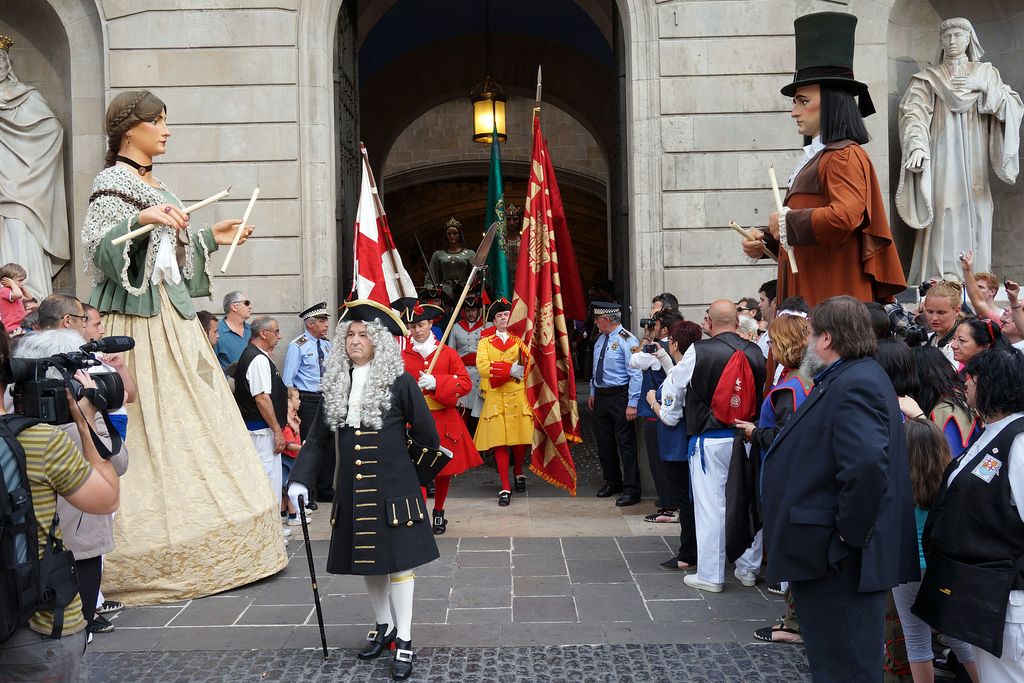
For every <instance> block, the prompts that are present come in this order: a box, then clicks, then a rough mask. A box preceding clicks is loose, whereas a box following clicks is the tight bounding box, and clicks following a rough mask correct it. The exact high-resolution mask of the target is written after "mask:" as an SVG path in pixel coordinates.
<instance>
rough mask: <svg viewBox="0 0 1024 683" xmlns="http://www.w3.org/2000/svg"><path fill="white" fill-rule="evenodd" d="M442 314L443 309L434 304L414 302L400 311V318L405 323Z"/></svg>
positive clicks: (420, 320) (419, 321)
mask: <svg viewBox="0 0 1024 683" xmlns="http://www.w3.org/2000/svg"><path fill="white" fill-rule="evenodd" d="M440 315H444V309H443V308H441V307H440V306H436V305H434V304H416V305H415V306H413V307H412V308H407V309H405V310H404V311H403V312H402V319H403V320H404V321H405V322H406V324H409V325H411V324H413V323H421V322H423V321H424V320H433V319H434V318H436V317H438V316H440Z"/></svg>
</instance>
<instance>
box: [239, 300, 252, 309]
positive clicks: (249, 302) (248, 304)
mask: <svg viewBox="0 0 1024 683" xmlns="http://www.w3.org/2000/svg"><path fill="white" fill-rule="evenodd" d="M235 303H236V304H245V305H246V306H249V307H250V308H251V307H252V302H251V301H249V300H248V299H246V300H245V301H236V302H235Z"/></svg>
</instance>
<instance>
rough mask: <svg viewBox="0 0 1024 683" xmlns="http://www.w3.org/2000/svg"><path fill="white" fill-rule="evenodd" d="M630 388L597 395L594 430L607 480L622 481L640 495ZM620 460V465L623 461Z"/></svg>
mask: <svg viewBox="0 0 1024 683" xmlns="http://www.w3.org/2000/svg"><path fill="white" fill-rule="evenodd" d="M628 403H629V389H628V388H626V387H623V388H622V389H620V390H617V391H615V392H613V393H601V392H600V391H598V392H596V394H595V396H594V431H595V432H596V433H597V457H598V459H599V460H600V461H601V471H602V472H603V473H604V480H605V481H606V482H607V483H609V484H621V485H622V492H623V493H625V494H630V495H634V496H637V497H639V496H640V467H639V463H638V462H637V459H636V431H635V430H634V429H633V423H632V422H630V421H629V420H627V419H626V405H627V404H628ZM620 462H621V465H620Z"/></svg>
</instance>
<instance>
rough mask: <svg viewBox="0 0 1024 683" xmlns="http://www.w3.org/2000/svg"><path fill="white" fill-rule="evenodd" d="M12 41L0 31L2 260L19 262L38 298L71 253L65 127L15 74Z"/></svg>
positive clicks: (33, 91) (32, 291) (49, 286)
mask: <svg viewBox="0 0 1024 683" xmlns="http://www.w3.org/2000/svg"><path fill="white" fill-rule="evenodd" d="M13 43H14V41H13V40H11V39H10V38H8V37H7V36H2V35H0V263H8V262H11V261H13V262H15V263H20V264H21V265H22V266H23V267H24V268H25V270H26V271H27V272H28V278H27V279H26V289H28V291H29V292H30V293H31V294H32V296H34V297H35V298H37V299H41V298H42V297H44V296H46V295H48V294H50V292H51V278H52V277H53V274H54V273H56V272H57V270H59V269H60V267H61V266H63V265H64V264H65V263H67V262H68V259H69V258H70V252H69V245H68V214H67V203H66V202H65V199H64V131H63V130H62V129H61V127H60V123H59V122H58V121H57V117H56V116H55V115H54V113H53V111H51V110H50V107H49V106H48V105H47V104H46V100H44V99H43V96H42V95H41V94H39V91H38V90H36V89H35V88H33V87H31V86H28V85H25V84H23V83H21V82H19V81H18V79H17V78H16V77H15V75H14V71H13V69H12V68H11V58H10V53H9V50H10V47H11V45H12V44H13Z"/></svg>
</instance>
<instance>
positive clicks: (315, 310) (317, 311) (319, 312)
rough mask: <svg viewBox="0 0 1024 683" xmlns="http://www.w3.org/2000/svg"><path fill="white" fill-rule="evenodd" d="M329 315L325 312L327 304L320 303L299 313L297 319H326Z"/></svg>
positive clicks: (324, 302)
mask: <svg viewBox="0 0 1024 683" xmlns="http://www.w3.org/2000/svg"><path fill="white" fill-rule="evenodd" d="M328 316H330V314H329V313H328V312H327V302H326V301H321V302H320V303H318V304H313V305H312V306H310V307H309V308H307V309H306V310H304V311H303V312H302V313H299V317H300V318H302V319H303V320H307V319H309V318H327V317H328Z"/></svg>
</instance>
